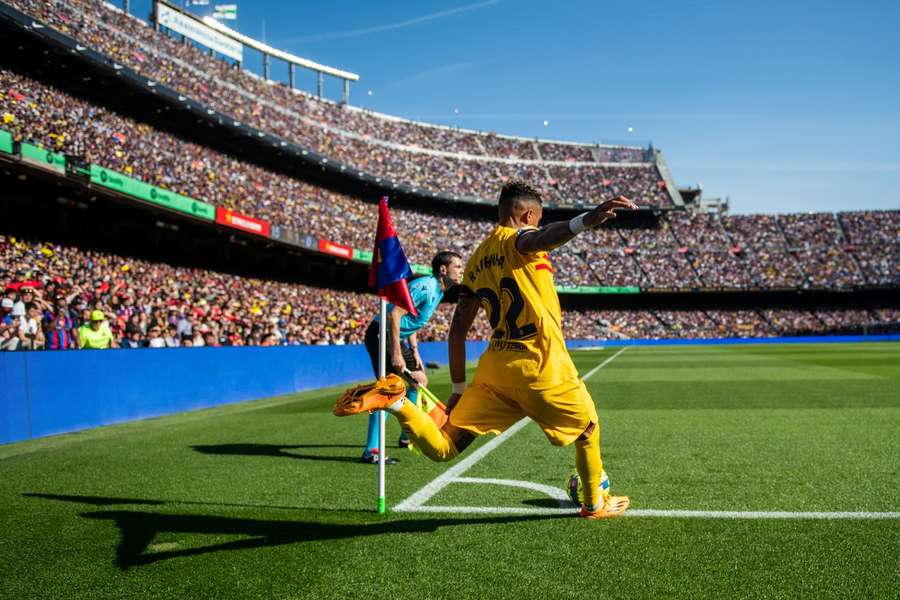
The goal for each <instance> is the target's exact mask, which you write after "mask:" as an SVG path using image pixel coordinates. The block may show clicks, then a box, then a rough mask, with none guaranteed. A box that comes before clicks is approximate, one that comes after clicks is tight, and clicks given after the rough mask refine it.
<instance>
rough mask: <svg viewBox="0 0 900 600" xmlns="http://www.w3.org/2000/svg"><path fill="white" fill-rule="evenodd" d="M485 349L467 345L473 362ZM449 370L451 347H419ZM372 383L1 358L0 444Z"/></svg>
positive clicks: (219, 359)
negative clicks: (314, 390) (224, 405)
mask: <svg viewBox="0 0 900 600" xmlns="http://www.w3.org/2000/svg"><path fill="white" fill-rule="evenodd" d="M876 341H900V335H896V334H894V335H871V336H820V337H793V338H755V339H713V340H572V341H570V342H569V343H568V345H569V347H570V348H586V347H591V346H639V345H640V346H662V345H720V344H782V343H820V342H876ZM486 347H487V342H466V357H467V358H468V359H469V360H475V359H476V358H477V357H478V356H479V355H480V354H481V353H482V352H483V351H484V349H485V348H486ZM419 348H420V352H421V354H422V359H423V360H424V361H426V362H432V361H433V362H438V363H441V364H446V363H447V344H446V343H445V342H424V343H421V344H419ZM371 378H372V367H371V362H370V360H369V355H368V354H367V353H366V350H365V348H364V347H363V346H362V345H350V346H289V347H278V348H259V347H243V348H177V349H158V350H157V349H153V350H150V349H144V350H114V351H101V350H94V351H78V352H4V353H0V444H5V443H10V442H15V441H19V440H25V439H29V438H36V437H43V436H47V435H53V434H58V433H66V432H70V431H77V430H80V429H87V428H90V427H97V426H99V425H111V424H113V423H121V422H123V421H131V420H135V419H144V418H148V417H157V416H161V415H167V414H172V413H176V412H183V411H188V410H196V409H200V408H210V407H213V406H219V405H222V404H229V403H234V402H243V401H246V400H256V399H259V398H267V397H270V396H277V395H280V394H289V393H294V392H300V391H303V390H310V389H316V388H320V387H325V386H331V385H340V384H347V383H351V382H354V381H364V380H367V379H371Z"/></svg>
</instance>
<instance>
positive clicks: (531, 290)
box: [462, 225, 578, 389]
mask: <svg viewBox="0 0 900 600" xmlns="http://www.w3.org/2000/svg"><path fill="white" fill-rule="evenodd" d="M519 231H520V230H517V229H514V228H512V227H505V226H503V225H498V226H497V227H496V228H495V229H494V231H492V232H491V233H490V235H488V237H487V238H485V240H484V241H483V242H481V244H480V245H479V246H478V248H477V249H476V250H475V253H474V254H473V255H472V257H471V258H469V262H468V263H467V264H466V270H465V274H464V275H463V282H462V285H463V292H462V293H464V294H471V295H473V296H476V297H477V298H478V299H479V300H480V301H481V305H482V307H483V308H484V309H485V311H486V312H487V316H488V320H489V321H490V324H491V329H492V330H493V334H492V336H491V340H490V342H489V343H488V349H487V350H486V351H485V352H484V354H482V355H481V358H480V359H479V361H478V368H477V369H476V371H475V382H478V381H482V382H484V383H486V384H489V385H492V386H499V387H528V388H531V389H547V388H551V387H555V386H557V385H560V384H563V383H566V382H569V381H572V380H573V379H576V378H577V377H578V371H577V370H576V369H575V365H574V364H573V363H572V359H571V357H570V356H569V352H568V350H566V344H565V338H563V333H562V312H561V310H560V307H559V296H558V295H557V294H556V286H555V285H554V283H553V265H552V264H551V263H550V258H549V256H548V255H547V253H546V252H538V253H535V254H523V253H521V252H519V251H518V250H517V249H516V239H517V238H518V236H519ZM522 231H526V230H522Z"/></svg>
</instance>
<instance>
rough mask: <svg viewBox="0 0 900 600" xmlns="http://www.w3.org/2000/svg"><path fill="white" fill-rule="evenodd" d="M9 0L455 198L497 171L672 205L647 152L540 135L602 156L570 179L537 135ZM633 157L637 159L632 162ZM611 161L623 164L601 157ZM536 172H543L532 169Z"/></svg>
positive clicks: (169, 81) (375, 168) (114, 19)
mask: <svg viewBox="0 0 900 600" xmlns="http://www.w3.org/2000/svg"><path fill="white" fill-rule="evenodd" d="M10 3H11V4H12V5H14V6H15V7H17V8H18V9H20V10H22V11H24V12H25V13H27V14H29V15H31V16H33V17H35V18H37V19H39V20H41V21H42V22H44V23H46V24H47V25H49V26H51V27H54V28H55V29H58V30H59V31H61V32H62V33H64V34H66V35H70V36H72V37H73V38H75V39H76V40H77V41H79V42H80V43H82V44H85V45H87V46H89V47H92V48H94V49H96V50H97V51H99V52H101V53H102V54H104V55H106V56H108V57H109V58H111V59H113V60H115V61H117V62H118V63H120V64H124V65H127V66H128V67H131V68H132V69H134V70H135V71H137V72H138V73H140V74H142V75H144V76H146V77H148V78H151V79H154V80H156V81H159V82H161V83H163V84H165V85H167V86H169V87H172V88H173V89H175V90H177V91H178V92H179V93H182V94H184V95H187V96H190V97H192V98H194V99H196V100H197V101H199V102H202V103H204V104H206V105H207V106H209V107H211V108H213V109H215V110H218V111H220V112H222V113H225V114H228V115H230V116H232V117H233V118H234V119H236V120H238V121H241V122H243V123H247V124H249V125H252V126H255V127H257V128H259V129H261V130H263V131H268V132H271V133H273V134H275V135H277V136H279V137H281V138H284V139H288V140H291V141H295V142H297V143H300V144H302V145H304V146H306V147H308V148H310V149H312V150H314V151H316V152H319V153H320V154H322V155H324V156H328V157H331V158H333V159H336V160H338V161H340V162H342V163H345V164H347V165H349V166H351V167H353V168H355V169H357V170H359V171H364V172H367V173H373V174H376V175H379V176H382V177H385V178H388V179H390V180H393V181H396V182H399V183H405V184H409V185H412V186H413V187H417V188H422V189H425V190H431V191H438V192H447V193H451V194H453V195H455V196H460V197H478V198H487V199H492V198H494V197H496V193H497V191H498V190H499V188H500V186H501V185H502V178H503V177H521V176H523V175H526V176H528V178H529V179H531V180H532V181H534V182H536V183H538V184H539V185H541V186H542V187H544V188H545V189H546V190H547V191H548V198H558V199H559V201H573V202H574V201H591V202H593V201H596V200H600V199H603V198H605V196H604V195H603V194H610V193H613V191H612V190H617V191H620V192H621V191H627V192H628V196H629V197H630V198H632V199H633V200H634V201H635V202H638V203H639V204H643V205H648V206H651V205H652V206H656V205H658V206H668V205H671V204H672V202H671V198H670V197H669V196H668V193H667V192H665V188H664V185H662V184H661V182H662V178H661V176H660V174H659V172H658V170H657V168H656V166H655V158H654V157H653V156H652V152H649V151H648V150H643V149H640V148H629V147H607V146H577V145H572V144H564V143H560V144H556V143H553V142H540V148H541V151H543V152H546V153H547V155H548V157H549V156H553V157H558V156H564V157H565V158H564V159H563V160H564V161H566V160H567V159H568V158H569V157H570V155H572V154H576V155H577V157H573V158H575V159H576V160H582V159H584V160H586V161H588V162H594V161H595V160H600V161H601V162H604V163H606V166H604V167H602V168H598V169H597V170H596V171H594V172H588V173H587V174H584V175H583V176H582V177H581V178H579V177H573V175H572V172H574V171H575V167H574V166H573V167H567V166H556V167H554V168H553V169H554V174H553V175H549V174H547V173H546V166H545V165H547V164H558V163H551V162H549V161H551V160H553V159H550V158H544V159H541V158H540V156H539V155H538V149H537V145H538V142H537V141H532V140H525V139H522V138H513V137H508V136H498V135H495V134H492V133H490V134H480V133H476V132H468V131H461V130H458V129H453V128H448V127H440V126H434V125H427V124H423V123H417V122H412V121H406V120H402V119H397V118H392V117H386V116H381V115H376V114H373V113H370V112H367V111H364V110H360V109H357V108H353V107H349V106H345V105H340V104H335V103H333V102H329V101H325V100H320V99H316V98H313V97H312V96H310V95H308V94H304V93H300V92H298V91H297V90H291V89H289V88H288V87H287V86H285V85H283V84H280V83H274V82H271V81H269V82H267V81H264V80H262V79H261V78H259V77H258V76H256V75H253V74H252V73H250V72H248V71H245V70H243V69H240V68H237V67H235V66H234V65H232V64H230V63H229V62H227V61H224V60H218V59H215V58H213V57H210V56H209V55H208V54H207V53H205V52H202V51H201V50H200V49H199V48H197V47H195V46H193V45H192V44H183V43H179V41H177V40H176V39H175V38H174V37H172V36H170V35H167V34H165V33H158V32H156V31H154V30H153V28H152V27H150V26H149V25H148V24H147V23H145V22H143V21H141V20H140V19H138V18H135V17H133V16H130V15H127V14H125V13H123V12H122V11H119V10H117V9H115V8H113V7H112V6H111V5H109V4H108V3H105V2H102V1H99V0H83V1H79V0H43V1H41V0H10ZM572 148H579V151H573V150H572ZM637 158H640V159H641V160H639V161H638V163H639V164H634V161H635V159H637ZM510 160H512V161H513V162H509V161H510ZM525 161H530V162H525ZM612 162H620V163H622V164H623V165H625V164H627V166H615V165H610V164H608V163H612ZM563 164H565V162H564V163H563ZM540 172H544V175H543V176H540V177H538V176H535V175H537V174H539V173H540ZM582 179H588V180H590V181H591V183H590V184H589V185H586V184H584V183H583V181H582ZM595 180H596V181H595ZM563 181H565V182H568V183H570V184H571V185H572V188H571V189H567V188H566V183H563Z"/></svg>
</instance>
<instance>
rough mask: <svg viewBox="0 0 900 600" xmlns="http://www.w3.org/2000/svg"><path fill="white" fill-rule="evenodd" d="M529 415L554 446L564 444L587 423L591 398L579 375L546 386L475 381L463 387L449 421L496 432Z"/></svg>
mask: <svg viewBox="0 0 900 600" xmlns="http://www.w3.org/2000/svg"><path fill="white" fill-rule="evenodd" d="M523 417H529V418H530V419H531V420H532V421H534V422H535V423H537V424H538V426H539V427H540V428H541V429H542V430H543V432H544V435H546V436H547V439H548V440H550V443H551V444H553V445H554V446H568V445H569V444H571V443H572V442H574V441H575V439H576V438H578V436H580V435H582V434H583V433H584V431H585V429H587V427H588V426H589V425H590V424H591V423H598V422H599V419H598V418H597V409H596V408H595V407H594V401H593V399H592V398H591V396H590V394H589V393H588V391H587V388H585V385H584V382H582V381H581V379H572V380H571V381H569V382H566V383H564V384H561V385H557V386H554V387H551V388H548V389H532V388H529V387H519V388H516V387H503V386H497V385H492V384H488V383H486V382H481V381H478V379H477V378H476V379H475V381H473V382H472V385H471V386H470V387H468V388H466V390H465V392H463V395H462V398H460V399H459V402H458V403H457V404H456V406H455V407H454V408H453V410H452V411H451V413H450V424H451V425H453V426H454V427H458V428H460V429H464V430H466V431H470V432H472V433H474V434H476V435H483V434H485V433H494V434H500V433H503V432H504V431H506V430H507V429H509V427H511V426H512V425H513V424H514V423H515V422H516V421H519V420H520V419H522V418H523Z"/></svg>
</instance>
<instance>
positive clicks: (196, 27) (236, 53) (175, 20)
mask: <svg viewBox="0 0 900 600" xmlns="http://www.w3.org/2000/svg"><path fill="white" fill-rule="evenodd" d="M156 19H157V22H158V23H159V24H160V25H161V26H163V27H165V28H167V29H171V30H172V31H174V32H175V33H180V34H181V35H184V36H187V37H189V38H191V39H192V40H194V41H195V42H199V43H201V44H203V45H204V46H206V47H207V48H211V49H212V50H215V51H216V52H218V53H220V54H224V55H225V56H227V57H229V58H233V59H234V60H236V61H238V62H243V60H244V46H243V44H241V43H240V42H238V41H235V40H233V39H231V38H229V37H228V36H225V35H222V34H221V33H219V32H217V31H216V30H214V29H212V28H211V27H208V26H206V25H204V24H203V22H202V21H200V20H198V19H195V18H193V17H191V16H189V15H186V14H184V13H181V12H179V11H177V10H173V9H171V8H169V7H168V6H166V5H165V4H163V3H162V2H157V3H156Z"/></svg>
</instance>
